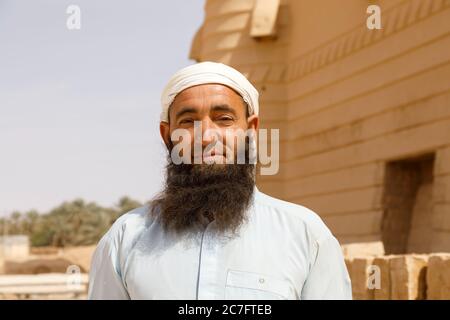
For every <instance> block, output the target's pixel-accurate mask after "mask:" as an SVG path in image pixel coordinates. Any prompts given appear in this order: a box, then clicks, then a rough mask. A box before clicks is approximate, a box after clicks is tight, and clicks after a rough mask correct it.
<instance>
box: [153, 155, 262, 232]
mask: <svg viewBox="0 0 450 320" xmlns="http://www.w3.org/2000/svg"><path fill="white" fill-rule="evenodd" d="M254 188H255V165H253V164H210V165H208V164H178V165H176V164H173V163H172V161H171V160H170V159H169V164H168V165H167V167H166V183H165V186H164V189H163V191H162V192H161V193H160V194H159V195H158V196H157V197H156V198H154V199H153V200H152V201H151V208H152V213H153V214H155V215H157V216H158V217H159V219H160V222H161V224H162V226H163V227H164V229H165V230H166V231H174V232H176V233H182V232H189V231H191V232H194V231H195V230H197V231H198V230H203V229H204V228H205V227H206V225H208V224H209V223H210V222H211V221H212V220H214V221H215V226H214V228H215V229H216V230H217V231H219V232H225V231H230V232H231V233H232V234H234V233H236V232H237V230H238V229H239V227H240V226H241V225H242V224H243V223H244V222H245V221H246V220H247V215H246V212H247V209H248V207H249V205H250V204H251V201H252V198H253V192H254Z"/></svg>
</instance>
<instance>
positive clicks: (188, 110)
mask: <svg viewBox="0 0 450 320" xmlns="http://www.w3.org/2000/svg"><path fill="white" fill-rule="evenodd" d="M196 112H197V109H195V108H192V107H183V108H182V109H181V110H180V111H178V112H177V113H176V115H175V119H177V118H179V117H181V116H182V115H183V114H185V113H196Z"/></svg>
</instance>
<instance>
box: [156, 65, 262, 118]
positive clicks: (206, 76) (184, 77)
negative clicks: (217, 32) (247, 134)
mask: <svg viewBox="0 0 450 320" xmlns="http://www.w3.org/2000/svg"><path fill="white" fill-rule="evenodd" d="M212 83H217V84H223V85H225V86H228V87H230V88H232V89H234V90H235V91H236V92H237V93H239V94H240V95H241V97H242V98H243V99H244V101H245V102H246V103H247V106H248V113H249V114H250V115H252V114H256V115H257V114H258V112H259V103H258V97H259V94H258V91H257V90H256V89H255V87H254V86H253V85H252V84H251V83H250V81H248V80H247V78H246V77H245V76H244V75H243V74H242V73H240V72H239V71H237V70H236V69H234V68H232V67H230V66H227V65H225V64H222V63H217V62H200V63H196V64H193V65H190V66H188V67H185V68H183V69H181V70H179V71H178V72H176V73H175V74H174V75H173V76H172V78H171V79H170V80H169V83H168V84H167V85H166V87H165V88H164V91H163V93H162V95H161V105H162V112H161V121H164V122H169V107H170V105H171V104H172V102H173V100H174V99H175V96H176V95H177V94H179V93H180V92H181V91H183V90H185V89H187V88H190V87H193V86H197V85H200V84H212Z"/></svg>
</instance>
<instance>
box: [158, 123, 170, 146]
mask: <svg viewBox="0 0 450 320" xmlns="http://www.w3.org/2000/svg"><path fill="white" fill-rule="evenodd" d="M159 133H160V134H161V138H162V139H163V141H164V144H165V145H166V147H167V149H169V146H170V126H169V124H168V123H167V122H165V121H161V122H160V123H159Z"/></svg>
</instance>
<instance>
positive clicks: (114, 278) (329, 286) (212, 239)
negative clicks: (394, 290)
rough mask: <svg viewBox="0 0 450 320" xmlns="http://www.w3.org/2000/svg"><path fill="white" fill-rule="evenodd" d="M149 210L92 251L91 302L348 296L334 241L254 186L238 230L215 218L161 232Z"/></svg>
mask: <svg viewBox="0 0 450 320" xmlns="http://www.w3.org/2000/svg"><path fill="white" fill-rule="evenodd" d="M149 211H150V208H149V206H148V205H146V206H143V207H140V208H137V209H135V210H132V211H130V212H129V213H126V214H124V215H123V216H121V217H120V218H119V219H118V220H117V221H116V222H115V223H114V224H113V225H112V227H111V228H110V230H109V231H108V232H107V233H106V234H105V235H104V236H103V238H102V239H101V240H100V242H99V243H98V245H97V248H96V250H95V252H94V255H93V258H92V264H91V270H90V276H89V279H90V281H89V292H88V298H89V299H186V300H193V299H236V300H245V299H293V300H294V299H351V298H352V291H351V283H350V278H349V275H348V272H347V269H346V266H345V263H344V259H343V256H342V251H341V248H340V245H339V243H338V241H337V240H336V238H335V237H334V236H333V235H332V233H331V232H330V230H329V229H328V228H327V227H326V226H325V224H324V223H323V222H322V220H321V219H320V218H319V216H318V215H317V214H315V213H314V212H313V211H311V210H309V209H307V208H305V207H303V206H300V205H297V204H293V203H289V202H285V201H282V200H279V199H275V198H273V197H270V196H268V195H266V194H264V193H262V192H260V191H258V189H255V193H254V198H253V201H252V204H251V205H250V207H249V209H248V210H247V212H246V213H247V214H248V219H247V220H246V222H245V223H244V224H243V225H242V226H241V228H240V229H239V231H238V233H237V234H235V235H232V234H231V233H227V232H225V233H219V232H216V230H215V229H214V221H212V222H211V223H209V224H208V225H207V227H206V228H205V229H204V230H203V231H202V232H198V233H191V234H189V235H184V236H177V235H175V234H172V233H168V232H165V231H164V229H163V228H162V225H161V224H160V223H159V221H158V218H157V217H154V216H151V215H150V214H149Z"/></svg>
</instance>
